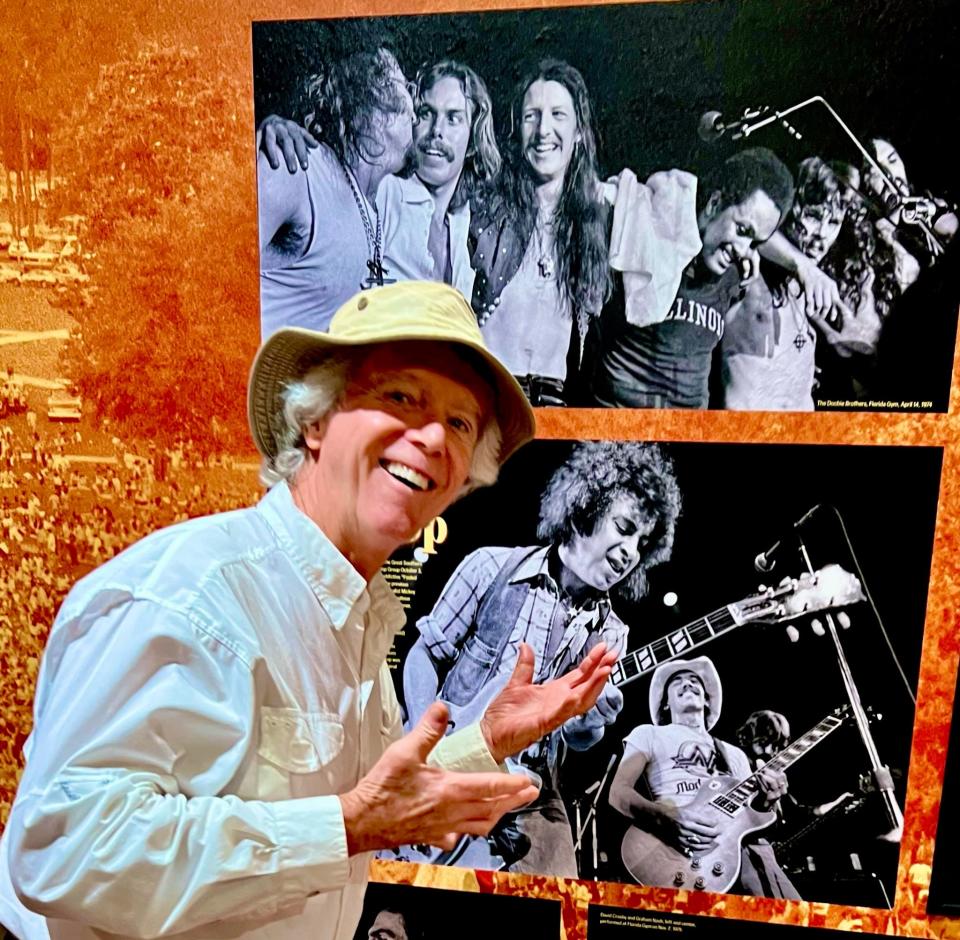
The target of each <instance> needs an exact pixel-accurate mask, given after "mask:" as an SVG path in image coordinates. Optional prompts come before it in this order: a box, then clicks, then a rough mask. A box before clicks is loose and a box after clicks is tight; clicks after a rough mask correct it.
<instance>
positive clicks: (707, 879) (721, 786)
mask: <svg viewBox="0 0 960 940" xmlns="http://www.w3.org/2000/svg"><path fill="white" fill-rule="evenodd" d="M849 711H850V706H849V705H844V706H842V707H841V708H838V709H836V710H835V711H834V712H833V713H832V714H830V715H828V716H827V717H826V718H824V719H823V721H820V722H818V723H817V724H816V725H815V726H814V727H813V728H811V729H810V730H809V731H808V732H807V733H806V734H804V735H801V736H800V737H799V738H797V739H796V740H795V741H794V742H793V743H792V744H789V745H787V747H785V748H784V749H783V750H782V751H780V753H779V754H777V755H776V756H775V757H772V758H771V759H770V760H769V761H768V762H767V763H766V764H764V767H763V769H766V768H772V769H773V770H778V771H784V770H786V769H787V768H788V767H789V766H790V765H791V764H793V763H794V762H795V761H797V760H799V759H800V758H801V757H803V755H804V754H807V753H809V752H810V750H811V749H812V748H814V747H815V746H816V745H817V744H819V743H820V742H821V741H822V740H823V739H824V738H826V737H827V735H829V734H832V733H833V732H834V731H836V730H837V728H839V727H840V726H841V725H842V724H843V723H844V721H845V719H846V717H847V715H848V713H849ZM760 773H761V771H759V770H758V771H756V772H755V773H752V774H751V775H750V776H749V777H746V778H745V779H743V780H740V781H737V780H735V779H734V778H733V777H732V776H730V775H729V774H718V775H717V776H715V777H709V778H707V779H706V780H704V782H703V783H702V784H701V785H700V789H699V790H698V791H697V795H696V797H695V798H694V799H693V800H692V801H691V802H690V803H689V804H687V805H688V806H690V807H693V808H696V809H698V810H700V811H701V813H702V815H705V816H707V817H708V818H709V819H710V820H711V822H712V823H713V824H714V825H716V827H717V828H718V830H719V835H718V836H717V839H716V841H715V842H714V843H713V844H712V846H711V847H710V848H709V849H708V850H706V851H703V852H699V851H694V850H692V849H679V848H676V847H674V846H672V845H669V844H667V843H666V842H664V841H663V840H662V839H660V838H659V837H658V836H655V835H654V834H653V833H650V832H647V831H646V830H644V829H640V828H639V827H638V826H631V827H630V828H629V829H628V830H627V832H626V834H625V835H624V837H623V843H622V844H621V847H620V854H621V857H622V858H623V864H624V865H625V866H626V869H627V871H628V872H630V874H631V875H632V876H633V877H634V878H635V879H636V880H637V881H638V882H639V883H640V884H644V885H658V886H661V887H674V888H688V889H689V888H692V889H694V890H696V891H714V892H723V891H726V890H727V889H728V888H729V887H730V886H731V885H732V884H733V883H734V882H735V881H736V880H737V876H738V875H739V874H740V845H741V842H742V841H743V837H744V836H745V835H747V834H748V833H750V832H756V831H757V830H759V829H764V828H765V827H767V826H769V825H770V824H771V823H772V822H773V821H774V820H775V819H776V818H777V814H776V812H774V811H773V810H770V811H767V812H764V811H761V810H757V809H754V808H753V807H752V806H751V805H750V804H751V801H752V800H753V799H754V797H755V796H757V794H759V793H760V792H761V790H760V783H759V780H758V777H759V775H760Z"/></svg>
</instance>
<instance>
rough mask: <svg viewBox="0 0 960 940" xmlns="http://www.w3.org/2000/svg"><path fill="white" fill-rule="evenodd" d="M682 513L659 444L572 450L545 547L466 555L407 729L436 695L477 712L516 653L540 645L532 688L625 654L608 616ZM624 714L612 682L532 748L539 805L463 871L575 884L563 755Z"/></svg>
mask: <svg viewBox="0 0 960 940" xmlns="http://www.w3.org/2000/svg"><path fill="white" fill-rule="evenodd" d="M679 512H680V490H679V487H678V486H677V481H676V477H675V475H674V469H673V464H672V462H671V461H670V459H669V458H668V457H667V456H666V455H665V454H664V453H663V451H662V450H661V449H660V448H659V447H658V446H657V445H655V444H643V443H624V442H609V441H607V442H591V443H583V444H579V445H577V446H576V447H575V448H574V450H573V451H572V452H571V454H570V456H569V457H568V458H567V460H566V461H564V463H563V464H561V466H560V467H559V468H558V469H557V470H556V471H555V472H554V474H553V476H552V477H551V478H550V480H549V482H548V483H547V486H546V488H545V490H544V492H543V495H542V498H541V501H540V520H539V525H538V528H537V535H538V536H539V538H540V539H542V540H543V543H542V544H538V545H532V546H521V547H517V548H511V547H485V548H480V549H477V550H476V551H474V552H472V553H471V554H469V555H467V557H466V558H464V560H463V561H462V562H461V564H460V566H459V567H458V568H457V570H456V571H455V572H454V574H453V576H452V577H451V578H450V580H449V582H448V583H447V585H446V586H445V587H444V589H443V591H442V593H441V594H440V597H439V599H438V600H437V602H436V604H435V606H434V608H433V610H432V611H431V612H430V613H429V614H428V615H426V616H425V617H422V618H421V619H420V620H419V621H418V623H417V629H418V630H419V632H420V637H419V639H418V640H417V641H416V643H415V644H414V646H413V648H412V649H411V651H410V653H409V655H408V657H407V660H406V663H405V666H404V677H403V680H404V694H405V697H406V703H407V709H408V713H409V715H408V721H409V722H415V721H416V720H417V719H418V718H419V716H420V715H421V714H422V713H423V711H425V710H426V708H427V707H428V706H429V705H430V704H431V703H432V702H433V701H434V700H435V699H436V698H438V697H439V698H440V699H442V700H443V701H444V702H446V703H447V704H448V706H449V707H450V709H451V714H452V716H453V719H454V722H456V721H458V720H459V721H469V720H470V717H469V716H470V715H472V714H474V713H476V714H478V715H479V714H482V712H483V709H484V708H485V705H486V702H487V701H488V700H489V699H490V698H491V697H492V696H494V695H496V693H497V691H498V690H499V689H500V688H502V687H503V685H504V684H505V683H506V682H507V680H508V679H509V676H510V672H511V669H512V663H513V662H514V661H515V660H516V653H517V650H518V649H519V646H520V644H521V643H527V644H529V645H530V646H532V647H533V649H534V652H535V657H536V666H535V673H534V681H536V682H541V681H545V680H547V679H549V678H551V677H554V676H560V675H563V674H564V673H566V672H568V671H569V670H571V669H573V668H574V667H575V666H576V665H577V664H578V663H579V662H580V661H581V660H582V659H583V658H584V657H585V656H586V655H587V654H588V653H589V652H590V650H591V649H593V647H594V646H596V644H597V643H600V642H603V643H606V645H607V648H608V649H611V650H615V651H616V652H617V653H618V654H620V653H623V652H625V650H626V647H627V625H626V624H625V623H624V622H623V621H622V620H621V619H620V617H618V616H617V613H616V611H615V610H614V609H613V606H614V604H615V603H616V602H617V601H618V600H624V601H628V602H631V601H636V600H639V599H640V598H641V597H643V595H644V594H645V593H646V590H647V571H648V570H649V569H650V568H651V567H653V566H654V565H658V564H660V563H662V562H664V561H667V560H668V559H669V557H670V553H671V551H672V548H673V537H674V529H675V526H676V522H677V516H678V515H679ZM622 705H623V696H622V694H621V692H620V691H619V690H618V689H617V688H616V687H615V686H614V685H613V684H611V683H609V682H608V683H607V685H606V686H605V687H604V691H603V692H602V693H601V695H600V699H599V700H598V701H597V704H596V705H595V706H594V707H593V708H592V709H590V710H589V711H588V712H587V713H586V714H584V715H582V716H581V717H579V718H577V719H572V720H570V721H567V722H566V723H565V724H564V725H563V726H562V727H561V728H560V729H559V730H558V731H556V732H553V733H551V734H549V735H547V736H546V737H544V738H542V739H541V740H540V741H539V742H537V743H536V744H534V745H532V746H531V747H529V748H528V749H527V750H526V751H524V752H523V753H522V754H521V755H520V757H519V763H520V765H521V766H522V767H523V769H524V770H526V772H527V773H529V774H530V775H531V776H532V777H534V778H535V779H538V780H539V781H540V783H541V790H540V796H539V798H538V799H537V800H536V801H534V803H532V804H530V805H529V806H527V807H524V808H522V809H521V810H520V811H518V812H517V813H515V814H511V815H510V816H507V817H504V820H503V821H502V822H501V825H500V827H499V829H498V831H497V833H496V834H495V835H493V836H492V837H491V840H490V843H489V844H488V843H487V842H486V841H485V840H474V842H473V844H472V845H471V847H470V853H469V855H464V856H461V857H460V859H459V860H460V861H461V863H462V864H469V865H472V866H473V867H476V868H484V867H486V868H491V867H492V868H497V867H500V868H505V869H508V870H510V871H521V872H527V873H539V874H550V875H558V876H562V877H571V878H575V877H577V865H576V856H575V852H574V842H573V837H572V832H571V828H570V823H569V820H568V818H567V813H566V809H565V807H564V804H563V800H562V799H561V797H560V793H559V786H558V783H559V781H558V768H559V764H560V758H561V750H562V747H561V746H562V745H566V746H567V747H570V748H573V749H574V750H578V751H585V750H587V749H588V748H590V747H593V746H594V745H595V744H596V743H597V742H598V741H599V740H600V739H601V738H602V737H603V733H604V729H605V728H606V726H607V725H610V724H612V723H613V722H614V721H615V720H616V718H617V715H618V714H619V712H620V709H621V707H622ZM444 860H445V861H452V859H449V860H448V859H444Z"/></svg>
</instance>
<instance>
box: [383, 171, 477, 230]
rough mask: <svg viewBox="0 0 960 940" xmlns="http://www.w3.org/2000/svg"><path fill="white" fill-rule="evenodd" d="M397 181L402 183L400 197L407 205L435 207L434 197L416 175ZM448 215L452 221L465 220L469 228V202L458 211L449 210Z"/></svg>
mask: <svg viewBox="0 0 960 940" xmlns="http://www.w3.org/2000/svg"><path fill="white" fill-rule="evenodd" d="M397 179H398V180H399V181H400V195H401V197H402V199H403V201H404V202H405V203H407V204H408V205H418V204H421V203H428V204H429V205H431V206H432V205H433V195H432V194H431V193H430V190H429V189H427V187H426V186H424V185H423V182H422V181H421V179H420V177H419V176H417V174H416V173H411V174H410V175H409V176H398V177H397ZM447 215H448V216H449V218H450V219H451V221H453V220H457V221H459V220H460V219H464V220H465V225H466V227H467V228H469V226H470V203H469V201H468V202H465V203H464V204H463V205H462V206H460V207H459V208H458V209H447Z"/></svg>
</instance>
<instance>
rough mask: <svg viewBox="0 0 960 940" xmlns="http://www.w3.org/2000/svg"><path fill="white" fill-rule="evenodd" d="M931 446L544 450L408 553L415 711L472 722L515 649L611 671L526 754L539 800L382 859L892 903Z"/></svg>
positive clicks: (517, 461) (405, 572)
mask: <svg viewBox="0 0 960 940" xmlns="http://www.w3.org/2000/svg"><path fill="white" fill-rule="evenodd" d="M941 459H942V451H941V450H940V449H939V448H924V447H915V448H902V447H877V446H859V447H850V446H825V445H772V444H765V445H747V444H692V443H664V444H656V443H641V442H625V441H602V442H598V441H593V442H546V441H537V442H535V443H534V444H533V445H531V446H530V447H528V448H527V449H526V450H525V451H524V452H523V453H522V454H519V455H517V457H516V458H514V459H513V460H512V461H510V462H509V463H508V464H507V465H506V467H505V468H504V472H503V474H502V476H501V479H500V481H499V482H498V483H497V484H496V485H494V486H493V487H491V488H490V489H488V490H485V491H483V492H478V493H475V494H473V495H471V496H470V497H469V498H468V499H466V500H465V501H464V502H463V503H461V504H458V505H457V506H455V507H453V508H451V509H450V510H449V511H448V512H447V513H445V514H444V516H443V518H442V520H439V521H438V523H437V525H435V526H434V527H433V528H432V529H431V530H430V539H429V545H426V542H425V541H422V542H421V543H420V544H418V545H417V546H415V547H411V548H410V549H409V552H408V556H407V557H405V558H396V559H395V560H394V562H393V565H394V566H395V567H394V568H393V576H394V577H395V578H405V579H406V583H407V584H410V585H412V587H411V588H410V589H409V591H408V621H407V627H406V628H405V631H404V633H403V635H402V636H401V637H399V638H398V640H397V643H396V648H395V660H394V662H395V665H394V677H395V681H396V684H397V688H398V693H399V696H400V698H401V700H402V704H403V706H404V710H405V715H406V721H407V724H408V726H412V725H413V724H414V723H416V721H417V720H418V719H419V718H420V716H421V715H422V714H423V713H424V711H425V709H426V708H427V707H428V706H429V705H430V704H431V703H433V702H434V701H435V700H436V699H437V698H439V699H441V700H442V701H444V702H445V703H446V704H447V706H448V709H449V712H450V725H451V727H453V728H457V727H461V726H463V725H466V724H469V723H471V722H474V721H476V720H478V719H479V718H481V717H482V715H483V713H484V710H485V708H486V707H487V704H488V703H489V702H490V701H491V699H492V698H493V697H494V696H495V695H496V694H497V693H498V692H499V691H500V690H501V689H503V688H504V687H505V686H506V685H507V684H508V683H509V682H511V681H514V680H513V679H512V675H513V672H514V669H515V665H516V663H517V660H518V656H519V655H520V652H521V648H522V644H526V645H528V646H529V647H531V648H532V650H533V653H534V660H535V666H534V674H533V678H534V681H543V680H546V679H548V678H554V677H558V676H570V677H571V678H572V679H573V678H575V675H576V670H577V666H578V664H579V663H580V662H581V661H582V660H583V659H584V657H586V656H587V654H588V653H589V651H590V650H591V649H593V648H594V647H595V646H596V645H597V644H598V643H600V642H603V643H605V644H606V645H607V647H608V648H609V649H612V650H615V651H616V652H617V654H618V657H619V658H618V661H617V663H616V664H615V665H614V668H613V672H612V676H611V679H612V681H610V682H608V684H607V686H606V687H605V688H604V691H603V692H602V694H601V696H600V698H599V700H598V701H597V704H596V705H595V706H594V708H592V709H591V710H590V711H588V712H587V713H586V714H585V715H583V716H581V717H578V718H575V719H570V720H569V721H567V722H566V723H565V724H564V725H563V726H562V727H561V729H560V730H559V731H556V732H553V733H551V734H549V735H547V736H545V737H543V738H542V739H541V740H540V741H538V742H536V743H535V744H534V745H532V746H531V747H529V748H528V749H527V750H525V751H523V752H522V753H521V754H519V755H517V756H516V758H515V759H514V760H513V761H512V765H513V767H514V768H515V769H517V770H520V771H522V772H524V773H527V774H528V775H529V776H530V777H531V778H532V779H533V780H534V781H535V782H536V783H537V784H538V786H539V788H540V792H539V796H538V798H537V799H536V801H535V802H534V803H532V804H530V805H529V806H527V807H525V808H523V809H521V810H519V811H517V812H515V813H513V814H510V815H508V816H506V817H504V819H503V820H502V821H501V823H500V824H498V825H497V827H496V828H495V829H494V830H493V832H492V833H491V834H490V836H489V837H487V838H463V839H461V840H460V842H459V843H458V844H457V845H456V846H454V847H453V848H452V849H449V850H445V851H441V850H439V849H434V848H431V847H429V846H423V845H419V846H418V845H411V846H402V847H399V848H398V849H396V850H391V851H387V852H384V853H382V857H384V858H388V859H402V860H407V861H419V862H429V863H433V864H440V865H456V866H462V867H469V868H478V869H493V870H502V871H512V872H523V873H528V874H548V875H558V876H564V877H571V878H575V877H578V878H582V879H597V880H602V881H615V882H624V883H639V884H644V885H657V886H662V887H666V888H677V889H684V890H688V891H691V892H696V891H704V892H714V893H732V894H741V895H756V896H767V897H779V898H791V899H802V900H809V901H828V902H833V903H838V904H848V905H857V906H867V907H875V908H889V907H890V906H891V904H892V899H893V896H894V887H895V880H896V873H897V865H898V857H899V841H900V836H901V833H902V829H903V815H902V807H903V801H904V790H905V787H906V780H907V770H908V762H909V755H910V742H911V734H912V727H913V721H914V708H915V700H914V696H915V689H916V681H917V675H918V669H919V658H920V649H921V641H922V637H923V624H924V616H925V605H926V593H927V582H928V577H929V568H930V556H931V550H932V539H933V530H934V520H935V513H936V505H937V494H938V490H939V475H940V466H941ZM425 547H426V549H428V550H425ZM411 571H413V572H414V573H413V574H411Z"/></svg>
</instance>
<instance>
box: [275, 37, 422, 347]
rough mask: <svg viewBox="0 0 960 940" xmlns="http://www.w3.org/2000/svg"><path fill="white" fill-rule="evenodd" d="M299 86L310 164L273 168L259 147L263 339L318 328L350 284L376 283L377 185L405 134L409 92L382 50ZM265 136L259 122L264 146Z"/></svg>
mask: <svg viewBox="0 0 960 940" xmlns="http://www.w3.org/2000/svg"><path fill="white" fill-rule="evenodd" d="M308 88H309V97H310V104H311V108H312V112H311V118H310V120H311V124H310V128H311V130H312V133H313V134H314V135H315V137H314V140H315V142H316V140H317V139H319V141H320V143H319V149H318V150H317V152H316V153H315V154H314V155H313V158H312V159H311V161H310V164H309V166H308V167H305V168H304V169H303V171H302V172H298V173H294V174H288V173H275V172H274V171H273V169H271V165H270V160H269V159H268V157H267V155H266V153H261V154H260V156H259V157H258V160H257V191H258V204H259V212H260V220H259V222H260V309H261V333H262V336H263V338H264V339H266V338H267V337H269V336H270V335H271V334H272V333H274V332H275V331H276V330H278V329H279V328H280V327H283V326H302V327H308V328H310V329H315V330H325V329H327V327H328V326H329V324H330V318H331V317H332V316H333V314H334V312H335V311H336V309H337V308H338V307H339V306H340V305H341V304H342V303H344V301H346V300H347V299H348V298H349V297H351V296H352V295H353V294H354V293H356V291H357V290H359V289H360V288H361V287H364V286H366V287H370V286H373V285H377V284H383V283H384V282H385V276H386V272H385V270H384V263H383V221H382V219H381V218H380V214H379V210H378V208H377V191H378V188H379V186H380V182H381V180H382V179H383V178H384V177H385V176H387V175H389V174H390V173H395V172H397V170H399V169H400V168H401V167H402V166H403V165H404V161H405V160H406V156H407V151H408V150H409V148H410V143H411V139H412V127H413V100H412V98H411V96H410V92H409V89H408V88H407V83H406V79H405V78H404V75H403V72H402V71H401V70H400V66H399V65H398V64H397V60H396V59H395V58H394V57H393V55H392V54H391V53H390V52H388V51H387V50H386V49H378V50H376V51H374V52H356V53H354V54H353V55H350V56H347V57H346V58H345V59H343V60H341V61H340V62H336V63H334V64H333V65H332V66H330V68H329V69H327V70H326V72H324V73H323V74H320V75H316V76H314V78H313V79H312V80H311V82H310V83H309V86H308ZM273 134H274V130H273V128H272V127H271V126H270V125H269V124H266V125H265V126H264V127H263V128H262V130H261V140H262V142H263V146H264V150H265V151H267V152H270V151H271V149H272V148H271V144H270V141H271V139H272V137H273ZM274 162H275V157H274Z"/></svg>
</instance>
